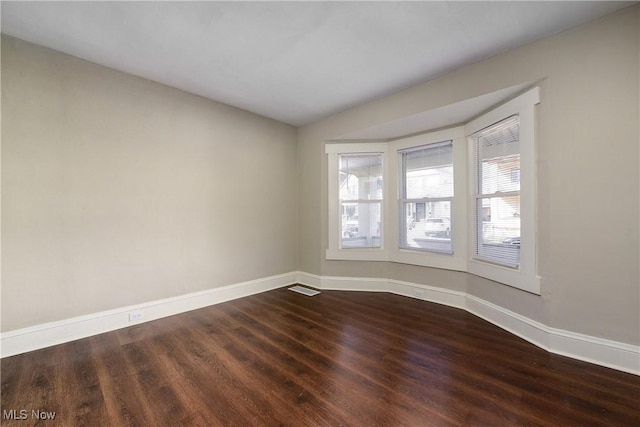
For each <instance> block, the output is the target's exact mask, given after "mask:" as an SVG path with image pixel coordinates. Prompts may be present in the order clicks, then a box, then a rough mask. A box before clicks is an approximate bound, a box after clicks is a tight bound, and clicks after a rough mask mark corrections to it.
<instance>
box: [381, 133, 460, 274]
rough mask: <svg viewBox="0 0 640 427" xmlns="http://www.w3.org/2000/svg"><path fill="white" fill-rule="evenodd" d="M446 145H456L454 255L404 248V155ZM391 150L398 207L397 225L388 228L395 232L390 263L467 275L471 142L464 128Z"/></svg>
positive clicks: (415, 138) (396, 144)
mask: <svg viewBox="0 0 640 427" xmlns="http://www.w3.org/2000/svg"><path fill="white" fill-rule="evenodd" d="M444 141H452V146H453V198H452V202H451V203H452V206H451V210H452V215H451V222H452V223H453V224H455V227H453V232H452V233H451V242H452V247H453V253H452V254H451V253H443V252H432V251H424V250H418V249H412V248H405V247H401V236H400V227H401V226H402V225H401V222H400V220H401V219H402V220H404V215H400V211H401V206H402V205H401V202H402V188H401V186H402V178H401V175H400V174H401V172H402V171H401V152H402V151H405V150H410V149H412V148H417V147H420V146H428V145H432V144H438V143H441V142H444ZM390 146H391V152H392V153H393V154H394V155H395V156H396V161H394V162H390V163H391V165H390V174H391V179H394V180H395V182H394V184H395V185H394V189H395V194H394V195H393V196H394V199H395V201H396V203H395V206H394V209H393V212H392V214H391V218H390V219H391V220H392V221H393V223H392V224H391V225H389V227H388V228H392V229H393V230H394V236H393V238H394V240H393V242H394V245H393V247H392V248H391V249H390V257H389V258H390V259H389V260H390V261H393V262H398V263H402V264H411V265H418V266H423V267H434V268H442V269H446V270H457V271H466V268H467V265H466V258H467V245H466V244H465V243H464V242H465V241H466V235H467V211H466V210H467V198H466V194H467V172H466V165H467V140H466V136H465V134H464V127H462V126H456V127H452V128H448V129H443V130H439V131H433V132H429V133H425V134H421V135H416V136H412V137H408V138H400V139H397V140H394V141H392V142H390Z"/></svg>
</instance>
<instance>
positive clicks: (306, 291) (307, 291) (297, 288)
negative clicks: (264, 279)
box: [289, 286, 320, 297]
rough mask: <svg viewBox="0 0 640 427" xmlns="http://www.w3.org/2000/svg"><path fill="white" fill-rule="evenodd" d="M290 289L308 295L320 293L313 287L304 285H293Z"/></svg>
mask: <svg viewBox="0 0 640 427" xmlns="http://www.w3.org/2000/svg"><path fill="white" fill-rule="evenodd" d="M289 290H290V291H293V292H298V293H299V294H303V295H306V296H308V297H312V296H314V295H318V294H319V293H320V291H314V290H313V289H309V288H303V287H302V286H293V287H291V288H289Z"/></svg>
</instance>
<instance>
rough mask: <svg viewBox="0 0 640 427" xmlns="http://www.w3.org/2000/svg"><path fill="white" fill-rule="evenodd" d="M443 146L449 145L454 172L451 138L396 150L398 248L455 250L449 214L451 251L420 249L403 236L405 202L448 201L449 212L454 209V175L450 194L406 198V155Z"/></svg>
mask: <svg viewBox="0 0 640 427" xmlns="http://www.w3.org/2000/svg"><path fill="white" fill-rule="evenodd" d="M443 146H451V169H452V171H453V172H454V173H455V166H454V164H453V140H451V139H448V140H444V141H441V142H434V143H431V144H425V145H419V146H417V147H411V148H407V149H403V150H398V151H397V153H398V162H399V167H398V171H399V173H398V187H399V196H398V218H399V221H398V224H397V226H398V248H399V249H406V250H413V251H418V252H428V253H442V254H447V255H453V254H454V252H455V240H454V236H453V233H454V224H455V222H454V221H453V218H451V216H452V215H451V214H450V217H449V221H450V222H449V223H450V225H451V228H450V235H449V238H450V241H451V252H448V251H437V250H431V249H426V248H425V249H422V248H414V247H410V246H408V244H407V242H406V239H405V236H406V233H407V230H406V228H407V221H406V215H405V209H404V207H405V204H409V203H415V204H417V203H425V204H426V203H439V202H449V206H450V212H451V213H453V212H454V209H455V202H454V196H455V188H454V186H455V176H454V183H453V184H454V185H453V186H452V189H451V190H452V191H451V195H450V196H441V197H433V196H427V197H419V198H408V197H407V165H406V156H407V155H408V154H410V153H413V152H417V151H423V150H429V149H436V148H438V147H443Z"/></svg>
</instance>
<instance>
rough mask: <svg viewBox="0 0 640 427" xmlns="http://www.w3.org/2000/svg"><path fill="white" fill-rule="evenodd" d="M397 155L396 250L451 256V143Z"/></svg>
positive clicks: (410, 149) (415, 149)
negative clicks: (398, 172) (398, 208)
mask: <svg viewBox="0 0 640 427" xmlns="http://www.w3.org/2000/svg"><path fill="white" fill-rule="evenodd" d="M398 153H399V155H400V180H401V185H400V218H403V219H404V220H401V221H400V224H399V226H400V230H399V231H400V240H399V241H400V247H401V248H403V249H412V250H419V251H425V252H440V253H447V254H452V253H453V244H452V238H451V236H452V235H453V221H452V218H453V215H452V208H453V206H452V205H453V188H454V187H453V142H452V141H445V142H440V143H435V144H429V145H423V146H419V147H412V148H409V149H405V150H400V151H398Z"/></svg>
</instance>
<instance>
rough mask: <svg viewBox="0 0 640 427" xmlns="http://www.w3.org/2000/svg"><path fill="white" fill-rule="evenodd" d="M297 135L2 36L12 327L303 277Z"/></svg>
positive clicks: (7, 322) (5, 258)
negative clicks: (266, 279) (282, 277)
mask: <svg viewBox="0 0 640 427" xmlns="http://www.w3.org/2000/svg"><path fill="white" fill-rule="evenodd" d="M296 161H297V150H296V129H295V128H293V127H291V126H288V125H284V124H282V123H279V122H275V121H273V120H269V119H266V118H262V117H259V116H256V115H253V114H250V113H247V112H243V111H241V110H238V109H235V108H231V107H228V106H224V105H222V104H218V103H215V102H213V101H209V100H206V99H204V98H200V97H197V96H194V95H190V94H187V93H184V92H181V91H179V90H176V89H172V88H169V87H166V86H162V85H160V84H156V83H153V82H150V81H147V80H144V79H140V78H136V77H133V76H130V75H127V74H123V73H120V72H117V71H114V70H111V69H108V68H105V67H101V66H98V65H95V64H92V63H89V62H86V61H83V60H80V59H77V58H73V57H70V56H67V55H63V54H60V53H57V52H54V51H51V50H48V49H45V48H42V47H39V46H35V45H32V44H29V43H26V42H23V41H19V40H16V39H13V38H9V37H5V36H3V37H2V331H10V330H14V329H17V328H23V327H27V326H31V325H36V324H40V323H43V322H49V321H55V320H60V319H65V318H69V317H73V316H79V315H83V314H89V313H94V312H98V311H101V310H107V309H112V308H118V307H122V306H126V305H131V304H137V303H142V302H147V301H153V300H157V299H161V298H167V297H172V296H176V295H181V294H186V293H190V292H196V291H201V290H205V289H210V288H215V287H219V286H223V285H228V284H233V283H237V282H241V281H245V280H251V279H256V278H263V277H267V276H271V275H276V274H281V273H287V272H290V271H295V270H296V267H297V254H296V249H297V241H296V233H297V206H298V205H297V200H296V194H297V183H296V178H297V171H296Z"/></svg>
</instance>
